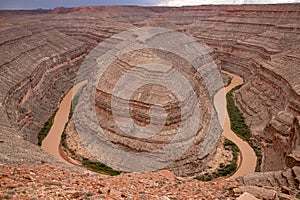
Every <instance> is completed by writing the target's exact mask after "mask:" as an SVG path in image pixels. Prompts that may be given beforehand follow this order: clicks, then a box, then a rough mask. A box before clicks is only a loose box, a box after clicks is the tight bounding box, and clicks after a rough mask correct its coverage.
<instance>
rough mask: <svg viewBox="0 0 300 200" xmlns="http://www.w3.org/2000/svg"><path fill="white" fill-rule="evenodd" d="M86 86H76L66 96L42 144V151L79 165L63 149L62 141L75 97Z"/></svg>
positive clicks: (80, 84)
mask: <svg viewBox="0 0 300 200" xmlns="http://www.w3.org/2000/svg"><path fill="white" fill-rule="evenodd" d="M85 84H86V82H81V83H78V84H77V85H75V86H74V87H73V88H72V89H70V90H69V92H68V93H67V94H66V95H65V96H64V98H63V99H62V101H61V102H60V105H59V108H58V110H57V112H56V115H55V117H54V121H53V124H52V126H51V129H50V131H49V133H48V134H47V136H46V137H45V139H44V140H43V142H42V146H41V147H42V149H43V150H44V151H46V152H47V153H49V154H51V155H53V156H54V157H55V158H57V159H58V160H60V161H62V162H65V163H68V164H77V162H76V161H75V160H73V159H71V158H69V157H68V156H66V155H65V154H64V152H63V150H62V149H61V146H60V141H61V135H62V133H63V131H64V128H65V125H66V123H67V122H68V120H69V113H70V108H71V104H72V99H73V96H74V95H75V94H76V93H77V92H78V91H79V90H80V89H81V88H82V87H83V86H84V85H85Z"/></svg>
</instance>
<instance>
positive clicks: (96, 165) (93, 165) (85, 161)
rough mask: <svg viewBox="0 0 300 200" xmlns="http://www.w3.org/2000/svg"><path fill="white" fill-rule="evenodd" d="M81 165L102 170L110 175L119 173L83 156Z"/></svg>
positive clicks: (97, 170) (98, 170)
mask: <svg viewBox="0 0 300 200" xmlns="http://www.w3.org/2000/svg"><path fill="white" fill-rule="evenodd" d="M82 165H83V166H86V167H87V168H89V169H92V170H94V171H96V172H104V173H106V174H109V175H111V176H116V175H119V174H120V172H119V171H116V170H113V169H112V168H110V167H108V166H106V165H105V164H103V163H100V162H94V161H90V160H88V159H87V158H83V161H82Z"/></svg>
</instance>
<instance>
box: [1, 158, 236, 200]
mask: <svg viewBox="0 0 300 200" xmlns="http://www.w3.org/2000/svg"><path fill="white" fill-rule="evenodd" d="M0 169H1V174H0V175H1V185H0V198H6V199H11V198H13V199H30V200H35V199H161V200H167V199H228V198H229V199H234V198H233V197H234V193H233V189H234V188H236V187H237V182H235V181H234V180H231V181H227V180H224V179H220V180H216V181H214V182H201V181H197V180H194V179H191V178H176V177H175V176H174V175H173V174H172V173H171V172H169V171H166V170H163V171H158V172H153V173H141V174H137V173H129V174H121V175H119V176H116V177H110V176H107V175H101V174H96V173H93V172H90V171H82V172H72V171H69V170H66V169H64V168H62V167H60V166H58V165H47V164H46V165H39V166H32V165H18V166H4V165H1V166H0Z"/></svg>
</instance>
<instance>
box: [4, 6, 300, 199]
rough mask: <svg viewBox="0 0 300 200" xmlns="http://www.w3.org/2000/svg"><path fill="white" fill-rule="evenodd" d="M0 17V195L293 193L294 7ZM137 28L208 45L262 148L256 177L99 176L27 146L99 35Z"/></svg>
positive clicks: (298, 90)
mask: <svg viewBox="0 0 300 200" xmlns="http://www.w3.org/2000/svg"><path fill="white" fill-rule="evenodd" d="M0 16H1V17H0V58H1V59H0V163H1V168H0V169H1V178H0V182H1V185H0V190H1V197H0V198H13V199H30V198H31V199H39V198H41V199H42V198H43V197H42V196H43V195H44V196H47V197H51V196H52V197H53V198H54V199H56V198H58V196H59V195H60V197H61V198H64V199H66V198H70V199H71V198H79V199H80V198H81V199H84V198H85V197H87V198H91V199H92V198H94V197H95V198H96V197H97V196H99V197H102V198H105V197H106V196H108V198H110V197H111V198H113V197H115V198H116V199H118V198H129V197H134V195H136V197H137V198H141V199H142V198H145V199H148V198H158V199H159V198H161V199H168V198H169V199H172V198H173V199H175V196H176V198H178V199H180V197H182V199H186V198H188V197H190V198H192V199H222V198H225V199H226V197H228V198H236V197H237V196H239V195H240V194H244V192H252V193H253V195H254V196H256V197H257V198H265V199H278V198H279V199H293V198H295V197H297V196H298V197H299V180H300V178H299V168H298V167H297V166H299V165H300V153H299V152H300V151H299V149H300V80H299V77H300V67H299V66H300V57H299V55H300V45H299V44H300V4H291V5H244V6H239V5H237V6H195V7H183V8H152V7H148V8H145V7H118V6H116V7H81V8H70V9H65V8H59V9H55V10H52V11H32V12H31V11H26V12H25V11H24V12H23V11H15V12H9V11H1V12H0ZM143 26H154V27H155V26H159V27H165V28H170V29H173V30H176V31H179V32H181V33H186V34H188V35H191V36H193V37H195V38H196V40H197V41H199V42H203V43H205V44H207V45H208V46H209V47H210V48H211V53H210V54H211V56H212V57H213V59H214V61H215V63H216V64H217V65H218V67H219V68H220V69H224V70H227V71H230V72H233V73H236V74H238V75H240V76H242V77H243V78H244V79H245V81H246V83H245V85H244V86H243V87H242V88H241V89H240V90H238V91H237V92H236V95H235V97H236V103H237V105H238V107H239V108H240V109H241V111H242V112H243V114H244V116H245V119H246V122H247V124H248V125H249V126H250V128H251V130H252V131H253V133H254V135H255V138H256V140H257V142H258V143H259V144H260V146H261V148H262V150H263V151H262V154H263V155H262V156H263V159H262V166H261V170H262V171H263V173H255V174H254V175H249V176H245V177H242V178H241V179H239V183H237V182H235V181H228V180H225V179H220V180H216V181H213V182H200V181H196V180H192V179H188V178H186V179H181V178H175V177H174V176H173V175H172V174H170V172H167V171H159V172H155V173H148V174H147V173H146V174H122V175H120V176H117V177H108V176H104V175H98V174H97V175H96V174H90V172H83V171H78V169H74V168H72V167H69V166H63V165H62V164H61V163H58V161H57V160H55V159H54V158H52V157H50V156H49V155H48V154H46V153H45V152H43V151H42V150H41V149H40V148H39V147H38V146H36V144H37V135H38V133H39V131H40V130H41V128H42V127H43V124H44V123H45V121H47V119H48V118H49V117H50V116H51V115H52V114H53V112H54V111H55V110H56V108H57V105H58V103H59V101H60V99H61V98H62V96H64V94H65V93H66V92H67V91H68V90H69V89H70V88H71V87H72V85H73V83H74V79H75V77H76V71H77V70H78V68H79V67H80V65H81V63H82V61H83V60H84V58H85V56H86V55H87V54H88V53H89V52H90V51H91V50H92V49H93V48H94V47H95V46H96V45H97V44H98V43H99V42H102V41H104V40H105V39H106V38H109V37H111V36H113V35H115V34H117V33H119V32H122V31H124V30H128V29H131V28H136V27H143ZM133 145H134V144H133ZM45 163H47V164H45ZM54 164H59V165H54ZM70 170H71V171H70ZM74 170H75V171H74ZM76 170H77V171H76ZM271 170H274V171H275V172H269V171H271ZM277 170H278V171H277ZM280 170H281V171H280ZM49 172H53V173H49ZM55 173H56V174H55ZM172 177H173V178H172ZM100 179H101V180H100ZM143 181H145V183H144V182H143ZM93 184H94V187H93ZM234 187H237V188H235V189H234ZM265 189H267V190H265ZM143 191H144V193H143ZM268 191H269V192H268ZM264 194H265V195H267V196H264V197H262V196H261V195H264ZM22 195H23V196H22ZM64 195H66V197H64ZM68 195H69V196H68ZM72 195H74V196H72ZM122 195H123V196H122ZM143 195H144V197H143ZM147 195H149V196H147ZM188 195H190V196H188ZM197 195H198V196H197ZM67 196H68V197H67ZM244 196H247V193H246V194H244ZM241 198H242V197H241Z"/></svg>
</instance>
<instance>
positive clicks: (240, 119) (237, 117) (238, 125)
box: [226, 85, 262, 172]
mask: <svg viewBox="0 0 300 200" xmlns="http://www.w3.org/2000/svg"><path fill="white" fill-rule="evenodd" d="M241 86H242V85H239V86H236V87H235V88H233V89H232V90H231V91H229V92H228V93H227V94H226V100H227V110H228V115H229V118H230V127H231V130H232V131H233V132H234V133H235V134H237V135H238V136H239V137H241V138H242V139H244V140H246V141H247V142H248V144H249V145H250V146H251V147H252V149H253V150H254V152H255V154H256V157H257V163H256V169H255V171H257V172H258V171H260V165H261V161H262V154H261V150H260V148H259V147H258V146H257V144H256V142H255V141H254V138H253V137H252V135H251V131H250V129H249V127H248V126H247V124H246V123H245V118H244V116H243V113H241V112H240V110H239V109H238V108H237V107H236V106H235V103H234V98H233V93H234V92H235V91H236V90H238V89H240V88H241Z"/></svg>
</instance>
